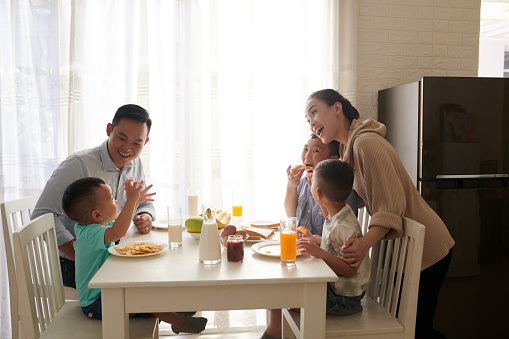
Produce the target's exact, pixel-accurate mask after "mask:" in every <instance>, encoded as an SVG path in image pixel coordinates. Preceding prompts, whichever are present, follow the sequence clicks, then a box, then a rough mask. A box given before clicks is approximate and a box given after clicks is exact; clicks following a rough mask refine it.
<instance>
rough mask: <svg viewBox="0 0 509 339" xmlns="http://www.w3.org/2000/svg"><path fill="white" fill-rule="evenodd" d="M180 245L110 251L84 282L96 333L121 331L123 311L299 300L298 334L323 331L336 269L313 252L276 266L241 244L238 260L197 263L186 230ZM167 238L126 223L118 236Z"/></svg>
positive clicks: (125, 324)
mask: <svg viewBox="0 0 509 339" xmlns="http://www.w3.org/2000/svg"><path fill="white" fill-rule="evenodd" d="M183 233H184V234H182V246H181V247H178V248H175V249H172V248H170V249H168V250H167V251H164V252H162V253H159V254H157V255H153V256H147V257H134V258H133V257H119V256H115V255H110V257H109V258H108V259H107V260H106V262H105V263H104V264H103V266H102V267H101V268H100V269H99V271H98V272H97V273H96V274H95V276H94V277H93V278H92V280H91V281H90V283H89V285H88V286H89V287H90V288H100V289H101V298H102V314H103V320H102V322H103V323H102V324H103V326H102V327H103V338H109V339H110V338H129V318H128V314H129V313H140V312H141V313H152V312H177V311H178V312H190V311H213V310H244V309H271V308H301V309H302V310H301V313H300V320H301V322H300V324H301V329H300V337H301V338H324V337H325V315H326V313H325V303H326V287H327V282H329V281H336V280H337V276H336V274H335V273H334V272H333V271H332V270H331V269H330V268H329V266H327V264H325V262H324V261H323V260H321V259H318V258H313V257H311V256H309V255H300V256H298V257H297V262H296V266H295V267H293V268H287V267H284V266H281V264H280V259H279V258H278V257H270V256H266V255H262V254H259V253H255V252H253V251H252V250H251V248H250V247H251V243H250V242H247V244H246V247H245V251H244V252H245V255H244V261H243V262H241V263H230V262H228V261H227V260H226V250H223V251H222V262H221V263H219V264H215V265H205V264H201V263H200V262H199V259H198V248H199V240H195V239H194V238H192V237H191V235H190V234H188V233H187V232H186V231H184V232H183ZM128 241H129V242H133V241H157V242H165V243H168V233H167V230H165V229H153V230H152V231H151V232H150V233H148V234H140V233H138V232H137V231H136V230H135V227H131V229H130V230H129V231H128V234H127V235H126V237H124V239H123V240H122V241H121V243H120V244H122V243H127V242H128Z"/></svg>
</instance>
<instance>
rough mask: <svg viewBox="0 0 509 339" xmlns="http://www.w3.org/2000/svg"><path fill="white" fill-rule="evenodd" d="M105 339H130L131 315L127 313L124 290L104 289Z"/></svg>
mask: <svg viewBox="0 0 509 339" xmlns="http://www.w3.org/2000/svg"><path fill="white" fill-rule="evenodd" d="M101 303H102V314H103V320H102V329H103V338H104V339H106V338H108V339H116V338H119V339H129V337H130V336H129V314H128V313H126V312H125V298H124V289H122V288H102V289H101Z"/></svg>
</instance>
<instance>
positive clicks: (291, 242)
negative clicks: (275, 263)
mask: <svg viewBox="0 0 509 339" xmlns="http://www.w3.org/2000/svg"><path fill="white" fill-rule="evenodd" d="M280 227H281V233H280V234H279V241H280V243H281V265H283V266H287V267H293V266H295V259H296V257H297V218H295V217H291V218H281V222H280Z"/></svg>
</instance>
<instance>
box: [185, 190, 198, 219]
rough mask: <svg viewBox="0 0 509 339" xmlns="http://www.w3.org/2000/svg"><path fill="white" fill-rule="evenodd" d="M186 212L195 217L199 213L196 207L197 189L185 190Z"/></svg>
mask: <svg viewBox="0 0 509 339" xmlns="http://www.w3.org/2000/svg"><path fill="white" fill-rule="evenodd" d="M187 214H188V216H190V217H196V216H197V215H198V214H200V211H199V208H198V190H194V189H188V190H187Z"/></svg>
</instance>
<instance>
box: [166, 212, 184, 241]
mask: <svg viewBox="0 0 509 339" xmlns="http://www.w3.org/2000/svg"><path fill="white" fill-rule="evenodd" d="M168 241H169V242H168V243H169V245H170V247H180V246H182V208H181V207H180V205H168Z"/></svg>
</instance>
